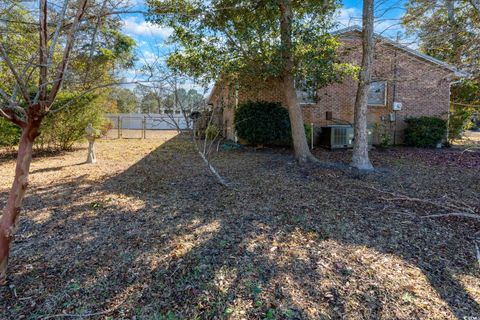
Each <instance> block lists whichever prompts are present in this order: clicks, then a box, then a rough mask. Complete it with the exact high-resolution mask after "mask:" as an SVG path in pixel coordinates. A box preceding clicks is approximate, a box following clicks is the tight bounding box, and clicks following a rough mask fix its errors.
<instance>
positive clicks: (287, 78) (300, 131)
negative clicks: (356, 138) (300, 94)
mask: <svg viewBox="0 0 480 320" xmlns="http://www.w3.org/2000/svg"><path fill="white" fill-rule="evenodd" d="M278 7H279V9H280V33H281V42H282V59H283V73H282V81H283V89H284V92H285V102H286V104H287V107H288V114H289V117H290V125H291V128H292V141H293V148H294V150H295V158H296V159H297V161H298V162H299V163H306V162H307V161H309V160H312V161H315V160H316V158H315V157H314V156H313V155H312V153H311V152H310V149H309V148H308V143H307V137H306V136H305V127H304V123H303V116H302V110H301V109H300V105H299V104H298V100H297V93H296V90H295V80H294V76H293V72H294V70H293V69H294V68H293V67H294V61H293V55H292V21H293V11H292V3H291V0H278Z"/></svg>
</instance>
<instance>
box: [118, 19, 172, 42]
mask: <svg viewBox="0 0 480 320" xmlns="http://www.w3.org/2000/svg"><path fill="white" fill-rule="evenodd" d="M123 30H124V31H125V32H126V33H127V34H130V35H137V36H158V37H162V38H168V37H169V36H170V35H171V34H172V29H171V28H162V27H159V26H157V25H154V24H151V23H150V22H147V21H139V19H136V18H133V17H131V18H126V19H124V20H123Z"/></svg>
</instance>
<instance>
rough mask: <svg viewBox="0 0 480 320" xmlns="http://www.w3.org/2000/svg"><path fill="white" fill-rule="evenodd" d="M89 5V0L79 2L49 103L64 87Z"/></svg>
mask: <svg viewBox="0 0 480 320" xmlns="http://www.w3.org/2000/svg"><path fill="white" fill-rule="evenodd" d="M87 3H88V0H79V5H78V9H77V13H76V15H75V19H74V21H73V24H72V28H71V29H70V33H69V34H68V36H67V44H66V45H65V49H64V51H63V57H62V61H61V62H60V65H59V66H58V70H57V75H56V77H55V78H56V79H57V81H56V82H55V84H54V85H53V88H52V91H51V92H50V95H49V97H48V101H50V102H51V101H54V100H55V97H56V96H57V94H58V91H59V90H60V88H61V86H62V83H63V80H64V76H65V71H66V69H67V65H68V60H69V57H70V53H71V51H72V48H73V44H74V42H75V32H76V31H77V27H78V25H79V23H80V20H81V19H82V16H83V15H84V13H85V8H86V6H87Z"/></svg>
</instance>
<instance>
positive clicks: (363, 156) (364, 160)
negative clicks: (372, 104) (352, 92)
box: [352, 0, 374, 170]
mask: <svg viewBox="0 0 480 320" xmlns="http://www.w3.org/2000/svg"><path fill="white" fill-rule="evenodd" d="M373 8H374V0H364V1H363V33H362V43H363V57H362V71H361V72H360V79H359V82H358V90H357V97H356V100H355V120H354V121H355V124H354V130H355V139H354V142H353V156H352V166H353V167H355V168H357V169H361V170H372V169H373V166H372V164H371V162H370V159H369V157H368V134H367V111H368V90H369V88H370V82H371V80H372V69H373V51H374V39H373Z"/></svg>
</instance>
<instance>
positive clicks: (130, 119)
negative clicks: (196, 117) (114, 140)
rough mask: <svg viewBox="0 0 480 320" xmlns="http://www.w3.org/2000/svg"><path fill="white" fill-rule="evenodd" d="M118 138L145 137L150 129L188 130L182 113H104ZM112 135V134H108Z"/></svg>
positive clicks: (187, 124)
mask: <svg viewBox="0 0 480 320" xmlns="http://www.w3.org/2000/svg"><path fill="white" fill-rule="evenodd" d="M105 117H106V118H107V119H108V120H110V122H111V124H112V126H113V129H112V130H114V131H115V132H116V136H117V137H118V138H146V135H147V131H151V130H178V129H180V130H188V129H190V127H189V125H190V124H189V123H187V121H185V118H184V117H183V115H176V114H175V115H173V114H172V115H166V114H152V113H150V114H142V113H120V114H110V113H109V114H106V115H105ZM110 136H112V134H110Z"/></svg>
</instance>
